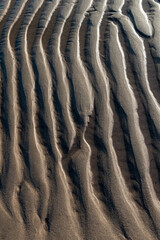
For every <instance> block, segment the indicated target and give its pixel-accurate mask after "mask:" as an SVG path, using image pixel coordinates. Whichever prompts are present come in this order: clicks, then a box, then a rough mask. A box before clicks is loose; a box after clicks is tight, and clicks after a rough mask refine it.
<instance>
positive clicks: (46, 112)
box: [32, 1, 79, 239]
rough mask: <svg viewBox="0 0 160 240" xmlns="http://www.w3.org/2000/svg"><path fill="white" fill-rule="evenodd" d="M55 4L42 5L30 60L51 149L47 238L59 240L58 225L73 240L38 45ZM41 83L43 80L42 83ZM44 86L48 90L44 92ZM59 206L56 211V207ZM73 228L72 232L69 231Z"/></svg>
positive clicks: (49, 86) (74, 233)
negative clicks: (41, 102) (42, 107)
mask: <svg viewBox="0 0 160 240" xmlns="http://www.w3.org/2000/svg"><path fill="white" fill-rule="evenodd" d="M58 4H59V1H57V2H56V4H55V2H54V4H52V3H48V5H46V7H45V9H44V11H43V13H42V17H41V18H40V22H39V25H40V27H41V28H40V30H39V31H38V34H37V38H36V40H35V44H34V46H33V48H32V51H33V54H34V55H33V56H34V57H35V61H34V67H35V68H36V74H37V75H38V76H39V77H38V81H39V84H40V87H41V90H42V95H43V101H44V109H43V110H42V112H43V118H44V120H45V123H46V124H47V127H48V134H49V135H48V137H49V139H50V144H51V146H50V147H51V150H50V151H49V148H48V146H47V148H48V154H49V155H50V157H49V158H48V159H49V161H52V165H53V166H54V169H55V173H54V174H53V176H50V178H51V180H52V186H50V188H51V198H50V201H49V203H50V206H49V209H50V212H49V215H48V218H47V219H49V221H50V222H49V224H48V228H49V230H50V232H51V233H50V234H49V236H48V237H49V239H50V235H51V238H52V237H53V236H54V237H55V238H56V239H63V235H62V234H63V232H61V229H59V228H58V226H59V225H61V227H62V228H64V229H66V233H65V235H66V239H70V238H71V237H74V239H79V237H78V232H79V230H78V223H77V226H76V225H75V223H76V219H75V217H74V214H73V210H72V207H71V203H70V196H69V189H68V186H67V181H66V177H65V173H64V171H63V168H62V164H61V158H62V156H61V153H60V151H59V148H58V145H57V141H58V140H57V134H56V131H57V130H56V124H57V123H56V118H55V114H54V112H55V110H54V108H55V107H54V105H53V100H54V99H53V81H52V75H51V72H50V68H49V64H48V63H47V57H46V53H45V51H44V49H43V45H42V38H43V34H44V32H45V29H46V28H47V25H48V23H49V21H50V18H48V16H50V17H51V16H52V14H54V12H55V10H56V7H57V6H58ZM44 80H45V81H44ZM46 87H47V89H48V91H46ZM52 195H54V198H52ZM59 205H60V206H61V208H59V207H58V206H59ZM62 213H63V219H62ZM72 229H73V230H72ZM74 229H77V231H74Z"/></svg>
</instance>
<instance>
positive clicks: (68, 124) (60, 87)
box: [49, 1, 76, 150]
mask: <svg viewBox="0 0 160 240" xmlns="http://www.w3.org/2000/svg"><path fill="white" fill-rule="evenodd" d="M61 5H62V7H60V8H59V9H60V10H59V13H58V16H57V20H56V25H55V28H54V31H53V34H52V36H51V39H50V42H49V52H50V53H51V55H50V54H49V59H50V68H51V72H52V77H53V81H54V88H55V89H56V91H55V97H56V99H57V100H56V102H57V108H58V111H59V112H60V119H61V121H62V134H63V135H62V139H63V142H64V143H63V144H64V148H65V147H66V149H67V150H70V149H71V147H72V145H73V142H74V138H75V135H76V132H75V129H74V125H73V120H72V117H71V112H70V111H71V109H70V92H69V86H68V82H67V76H66V67H65V65H64V62H63V59H62V56H61V51H60V44H61V41H63V39H61V36H62V32H63V28H64V25H65V22H66V20H67V18H68V17H69V16H70V14H71V12H72V10H73V7H74V4H73V1H64V2H63V1H62V2H61ZM62 147H63V145H62Z"/></svg>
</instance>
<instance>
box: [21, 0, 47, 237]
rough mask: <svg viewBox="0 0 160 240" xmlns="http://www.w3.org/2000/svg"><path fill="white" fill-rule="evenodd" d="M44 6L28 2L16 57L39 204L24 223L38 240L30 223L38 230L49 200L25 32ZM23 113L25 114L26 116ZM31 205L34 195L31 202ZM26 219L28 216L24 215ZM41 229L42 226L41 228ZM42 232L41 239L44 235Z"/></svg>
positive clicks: (39, 2) (33, 82)
mask: <svg viewBox="0 0 160 240" xmlns="http://www.w3.org/2000/svg"><path fill="white" fill-rule="evenodd" d="M42 4H43V1H31V3H30V5H29V7H28V9H27V12H26V15H25V17H24V20H23V23H22V25H21V28H20V32H19V35H18V46H19V50H20V54H19V58H18V61H19V65H20V66H19V67H20V71H21V72H22V73H23V74H21V78H22V79H21V81H22V86H23V89H24V94H25V97H26V107H27V109H25V111H27V112H26V113H27V115H26V123H25V124H26V127H27V131H26V136H25V138H26V139H27V146H25V148H26V151H27V152H28V153H27V154H28V159H26V161H29V174H30V177H31V180H32V183H33V185H34V187H36V188H37V190H38V191H37V192H38V196H39V199H38V203H37V204H36V208H37V209H34V211H33V213H32V214H31V216H30V219H27V221H28V226H29V227H30V229H31V236H32V237H33V236H34V237H35V238H37V237H39V238H40V235H39V234H40V232H41V231H38V232H37V233H36V231H35V230H36V229H35V226H32V222H33V221H35V222H37V224H38V225H39V226H41V222H40V221H42V222H43V221H44V220H45V218H46V215H47V205H48V198H49V189H48V183H47V177H46V163H45V156H44V154H43V150H42V148H41V145H40V142H39V139H38V136H37V130H36V128H37V116H36V114H37V99H36V94H35V79H34V74H33V70H32V66H31V63H30V57H29V54H28V45H27V44H28V43H27V34H28V28H29V26H30V24H31V23H32V21H34V17H35V16H36V13H37V11H38V9H39V8H40V7H41V5H42ZM26 113H25V114H26ZM23 190H24V189H23V188H22V189H21V196H23V195H24V194H25V193H24V192H23ZM32 201H34V195H33V199H32ZM24 204H26V206H25V211H26V212H27V211H29V209H27V203H26V202H25V201H24ZM25 215H26V216H27V214H25ZM41 227H43V226H41ZM32 234H33V235H32ZM43 234H44V233H43V231H42V235H43Z"/></svg>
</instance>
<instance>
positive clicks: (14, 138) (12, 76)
mask: <svg viewBox="0 0 160 240" xmlns="http://www.w3.org/2000/svg"><path fill="white" fill-rule="evenodd" d="M24 5H25V1H24V2H22V3H18V2H16V4H15V6H14V8H13V11H12V12H11V14H10V16H9V18H8V20H7V23H6V24H5V26H4V31H3V32H2V39H1V51H2V54H3V56H4V59H3V64H4V65H5V66H6V68H5V74H6V75H5V76H6V79H5V80H6V81H7V84H6V91H7V95H8V96H9V97H8V102H7V103H6V109H7V110H8V124H9V136H10V138H9V141H8V144H7V145H8V146H7V148H8V149H9V151H8V165H9V166H8V172H7V174H6V180H5V186H4V190H3V191H4V200H5V204H6V205H7V208H8V209H9V210H10V212H11V213H12V214H13V215H14V214H16V215H17V218H19V219H20V218H21V217H20V215H19V208H18V205H17V204H18V203H17V192H18V191H19V185H20V183H21V181H22V174H23V170H22V163H21V160H20V154H19V146H18V121H19V120H18V118H19V117H18V115H19V113H18V99H17V83H16V69H17V65H16V59H15V56H14V52H13V50H12V48H11V44H10V33H11V30H12V28H13V26H14V25H15V24H16V21H17V20H18V18H19V17H20V15H21V11H22V9H23V7H24ZM13 19H14V20H13ZM16 210H17V211H16Z"/></svg>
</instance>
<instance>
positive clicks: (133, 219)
mask: <svg viewBox="0 0 160 240" xmlns="http://www.w3.org/2000/svg"><path fill="white" fill-rule="evenodd" d="M101 7H103V5H102V6H101ZM99 8H100V6H99ZM99 8H98V9H97V12H95V13H93V14H92V15H91V18H90V19H89V20H90V23H91V24H90V27H88V41H87V44H88V48H87V49H88V52H87V53H88V56H89V59H88V64H89V67H90V69H91V74H92V75H91V76H92V81H93V85H94V89H96V90H97V96H96V97H95V109H96V110H95V111H96V118H97V127H96V134H97V136H98V138H99V141H101V146H103V149H104V151H106V152H107V153H108V155H109V157H108V163H107V164H106V167H105V168H104V169H105V172H106V177H104V179H105V183H104V184H105V185H106V188H107V189H108V190H109V191H108V194H111V195H112V196H111V198H112V197H113V196H114V195H115V193H113V191H114V189H115V191H117V192H118V199H115V198H114V197H113V199H112V200H113V202H114V205H115V208H116V209H117V214H119V215H120V216H121V217H120V221H122V223H121V224H122V225H123V226H124V229H125V230H126V234H127V236H128V237H131V238H132V237H133V236H134V237H135V239H143V238H144V235H143V230H142V231H141V228H142V225H143V224H142V222H141V228H139V227H138V226H139V224H140V223H138V222H137V219H138V218H139V217H140V215H139V213H138V210H137V209H136V207H135V205H134V203H133V201H132V200H131V198H130V196H129V194H128V193H127V191H128V190H127V188H126V185H125V182H124V180H123V177H122V174H121V172H120V169H119V166H118V162H117V157H116V154H115V151H114V148H113V143H112V140H111V136H112V128H113V116H112V115H113V114H112V110H111V107H110V100H109V98H110V93H109V90H108V89H109V85H108V83H107V81H108V78H107V76H106V74H105V71H104V69H103V67H102V64H101V61H100V56H99V54H98V52H99V42H98V41H95V39H97V36H99V31H98V28H97V25H98V24H100V23H99V17H100V16H99ZM111 41H112V42H113V39H111ZM100 97H101V98H100ZM102 116H103V117H102ZM106 126H108V127H106ZM107 129H108V130H107ZM106 157H107V154H106ZM102 161H103V163H102V166H105V161H106V160H105V158H104V157H103V160H102ZM113 163H114V164H113ZM107 166H108V169H107ZM109 170H110V172H111V173H110V179H107V171H109ZM112 173H114V174H113V175H112ZM108 182H110V184H111V185H114V184H115V188H113V190H112V189H110V187H109V186H107V185H108ZM119 184H120V185H121V187H120V186H119ZM116 186H117V188H116ZM120 206H121V207H120ZM121 208H122V209H123V210H122V211H121ZM125 211H126V212H125ZM127 213H129V214H130V215H128V218H127V222H128V223H129V221H130V224H129V225H128V227H127V228H126V223H125V216H126V214H127ZM138 216H139V217H138ZM133 224H134V225H136V224H137V230H136V231H137V235H136V234H135V230H134V229H133V227H129V226H133ZM143 228H144V226H143ZM138 236H139V238H138Z"/></svg>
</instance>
